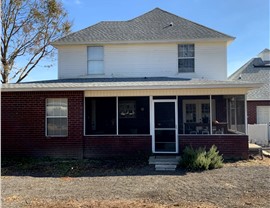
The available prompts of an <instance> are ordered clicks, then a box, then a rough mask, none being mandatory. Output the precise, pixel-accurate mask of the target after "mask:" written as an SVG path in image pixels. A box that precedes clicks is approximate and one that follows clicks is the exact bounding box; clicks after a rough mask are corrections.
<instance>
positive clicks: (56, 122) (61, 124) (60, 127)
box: [47, 118, 68, 136]
mask: <svg viewBox="0 0 270 208" xmlns="http://www.w3.org/2000/svg"><path fill="white" fill-rule="evenodd" d="M67 126H68V122H67V118H48V119H47V135H48V136H66V135H67V129H68V128H67Z"/></svg>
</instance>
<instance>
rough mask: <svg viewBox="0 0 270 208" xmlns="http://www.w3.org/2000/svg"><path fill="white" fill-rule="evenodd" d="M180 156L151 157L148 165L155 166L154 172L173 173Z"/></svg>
mask: <svg viewBox="0 0 270 208" xmlns="http://www.w3.org/2000/svg"><path fill="white" fill-rule="evenodd" d="M179 160H180V156H151V157H149V165H155V169H156V171H175V169H176V167H177V165H178V163H179Z"/></svg>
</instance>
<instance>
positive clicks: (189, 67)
mask: <svg viewBox="0 0 270 208" xmlns="http://www.w3.org/2000/svg"><path fill="white" fill-rule="evenodd" d="M178 70H179V72H194V59H179V60H178Z"/></svg>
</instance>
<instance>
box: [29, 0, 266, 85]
mask: <svg viewBox="0 0 270 208" xmlns="http://www.w3.org/2000/svg"><path fill="white" fill-rule="evenodd" d="M269 1H270V0H62V2H63V4H64V7H65V9H66V10H67V11H68V13H69V18H70V19H71V20H72V21H73V27H72V31H78V30H80V29H83V28H85V27H88V26H90V25H93V24H95V23H97V22H100V21H108V20H120V21H125V20H129V19H132V18H134V17H137V16H139V15H142V14H144V13H146V12H148V11H150V10H152V9H154V8H156V7H159V8H161V9H163V10H166V11H168V12H171V13H173V14H176V15H178V16H181V17H183V18H186V19H188V20H191V21H194V22H197V23H199V24H202V25H204V26H207V27H210V28H212V29H215V30H218V31H220V32H223V33H225V34H228V35H230V36H233V37H236V39H235V40H234V42H232V43H231V44H230V45H229V46H228V56H227V60H228V75H230V74H232V73H233V72H234V71H235V70H237V69H238V68H240V67H241V66H242V65H243V64H245V63H246V62H247V61H249V60H250V59H251V58H253V57H255V56H256V55H257V54H258V53H260V52H261V51H262V50H263V49H265V48H269V47H270V46H269V40H270V36H269V33H270V31H269V19H270V17H269V10H270V6H269V4H270V3H269ZM56 58H57V57H56ZM43 64H44V63H40V64H39V66H38V67H37V68H35V69H34V71H32V72H31V73H30V74H29V77H28V78H27V79H25V81H34V80H46V79H57V62H56V61H54V62H53V67H51V68H44V67H42V65H43ZM45 64H47V63H45Z"/></svg>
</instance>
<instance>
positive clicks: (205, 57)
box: [195, 42, 227, 80]
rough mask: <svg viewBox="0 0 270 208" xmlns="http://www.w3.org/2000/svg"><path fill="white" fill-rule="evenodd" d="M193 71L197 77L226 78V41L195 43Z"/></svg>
mask: <svg viewBox="0 0 270 208" xmlns="http://www.w3.org/2000/svg"><path fill="white" fill-rule="evenodd" d="M195 73H196V77H197V78H202V77H203V78H205V79H214V80H226V79H227V45H226V43H225V42H224V43H198V44H195Z"/></svg>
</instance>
